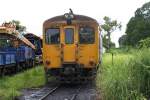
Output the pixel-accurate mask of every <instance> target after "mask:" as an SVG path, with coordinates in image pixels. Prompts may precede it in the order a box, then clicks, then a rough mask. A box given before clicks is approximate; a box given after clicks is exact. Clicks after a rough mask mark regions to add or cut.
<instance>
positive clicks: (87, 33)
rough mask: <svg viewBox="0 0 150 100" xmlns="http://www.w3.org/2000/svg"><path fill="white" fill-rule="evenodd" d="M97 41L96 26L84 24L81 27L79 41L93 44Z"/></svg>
mask: <svg viewBox="0 0 150 100" xmlns="http://www.w3.org/2000/svg"><path fill="white" fill-rule="evenodd" d="M94 42H95V32H94V28H92V27H89V26H84V27H80V28H79V43H80V44H93V43H94Z"/></svg>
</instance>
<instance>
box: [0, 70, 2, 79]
mask: <svg viewBox="0 0 150 100" xmlns="http://www.w3.org/2000/svg"><path fill="white" fill-rule="evenodd" d="M1 76H2V68H0V77H1Z"/></svg>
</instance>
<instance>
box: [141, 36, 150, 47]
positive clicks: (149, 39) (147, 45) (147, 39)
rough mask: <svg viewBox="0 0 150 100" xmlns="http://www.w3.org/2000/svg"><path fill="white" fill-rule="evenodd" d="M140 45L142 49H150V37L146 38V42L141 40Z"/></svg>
mask: <svg viewBox="0 0 150 100" xmlns="http://www.w3.org/2000/svg"><path fill="white" fill-rule="evenodd" d="M139 43H140V44H139V47H140V48H148V47H150V37H148V38H146V39H144V40H140V42H139Z"/></svg>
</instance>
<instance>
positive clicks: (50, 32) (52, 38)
mask: <svg viewBox="0 0 150 100" xmlns="http://www.w3.org/2000/svg"><path fill="white" fill-rule="evenodd" d="M45 40H46V43H47V44H59V43H60V30H59V28H50V29H47V31H46V36H45Z"/></svg>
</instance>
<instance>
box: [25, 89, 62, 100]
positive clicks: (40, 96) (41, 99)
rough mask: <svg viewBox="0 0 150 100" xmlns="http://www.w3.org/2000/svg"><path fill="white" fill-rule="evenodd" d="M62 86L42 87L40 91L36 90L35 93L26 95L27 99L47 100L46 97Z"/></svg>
mask: <svg viewBox="0 0 150 100" xmlns="http://www.w3.org/2000/svg"><path fill="white" fill-rule="evenodd" d="M59 87H60V86H56V87H54V88H48V87H45V88H42V89H40V90H39V91H36V92H35V93H32V94H31V95H29V96H25V100H45V98H46V97H47V96H48V95H50V94H52V93H53V92H55V91H56V90H57V89H58V88H59Z"/></svg>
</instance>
